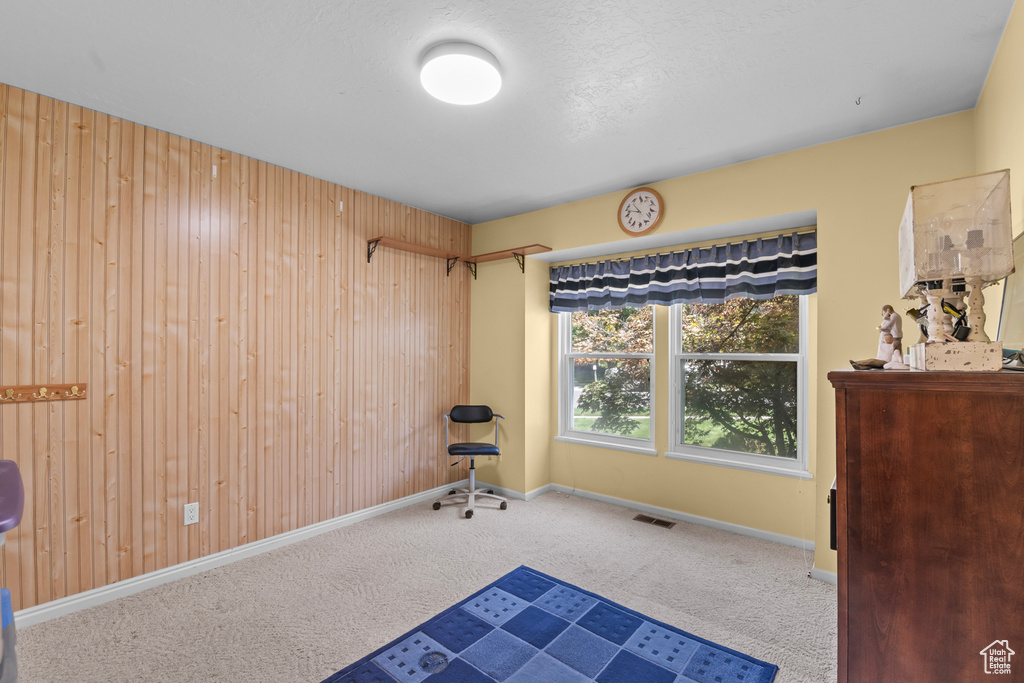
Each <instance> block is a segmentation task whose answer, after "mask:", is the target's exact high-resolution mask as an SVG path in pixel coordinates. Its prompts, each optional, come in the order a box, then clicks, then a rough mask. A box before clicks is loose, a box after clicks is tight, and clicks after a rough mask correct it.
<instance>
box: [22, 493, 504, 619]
mask: <svg viewBox="0 0 1024 683" xmlns="http://www.w3.org/2000/svg"><path fill="white" fill-rule="evenodd" d="M468 485H469V480H468V479H463V480H462V481H456V482H452V483H450V484H445V485H443V486H438V487H436V488H432V489H430V490H429V491H421V492H420V493H415V494H413V495H411V496H406V497H405V498H399V499H398V500H393V501H391V502H388V503H382V504H380V505H374V506H373V507H369V508H366V509H364V510H357V511H356V512H351V513H349V514H347V515H342V516H341V517H335V518H334V519H328V520H326V521H323V522H317V523H316V524H310V525H309V526H305V527H302V528H301V529H295V530H294V531H286V532H285V533H283V534H278V535H277V536H271V537H270V538H265V539H263V540H260V541H253V542H252V543H246V544H245V545H240V546H238V547H237V548H230V549H228V550H223V551H221V552H219V553H214V554H212V555H207V556H206V557H200V558H198V559H195V560H189V561H188V562H182V563H181V564H176V565H174V566H173V567H167V568H165V569H158V570H156V571H154V572H149V573H148V574H143V575H142V576H136V577H133V578H131V579H125V580H124V581H118V582H117V583H112V584H110V585H108V586H101V587H99V588H93V589H92V590H87V591H85V592H83V593H76V594H75V595H69V596H68V597H66V598H58V599H57V600H53V601H51V602H46V603H43V604H42V605H36V606H35V607H28V608H26V609H23V610H18V611H17V612H15V613H14V623H15V624H17V627H18V629H23V628H28V627H29V626H33V625H34V624H40V623H42V622H44V621H48V620H50V619H55V618H57V617H62V616H64V615H65V614H71V613H72V612H77V611H79V610H83V609H86V608H88V607H94V606H96V605H100V604H103V603H104V602H109V601H111V600H115V599H117V598H123V597H125V596H127V595H132V594H134V593H138V592H140V591H144V590H146V589H147V588H154V587H156V586H159V585H161V584H164V583H169V582H171V581H175V580H177V579H182V578H185V577H186V576H192V575H193V574H198V573H200V572H205V571H207V570H208V569H214V568H215V567H222V566H224V565H226V564H230V563H231V562H234V561H235V560H241V559H243V558H246V557H252V556H253V555H259V554H260V553H265V552H267V551H268V550H274V549H275V548H281V547H283V546H286V545H289V544H292V543H296V542H298V541H303V540H305V539H307V538H312V537H313V536H318V535H320V534H323V533H327V532H328V531H334V530H335V529H340V528H342V527H346V526H349V525H351V524H355V523H356V522H361V521H363V520H365V519H370V518H371V517H377V516H379V515H383V514H384V513H386V512H391V511H393V510H398V509H400V508H404V507H408V506H410V505H416V504H417V503H423V502H426V501H429V500H430V499H432V498H440V497H441V496H443V495H444V494H445V492H447V491H449V490H450V489H453V488H461V487H464V486H468ZM521 495H522V494H520V496H521Z"/></svg>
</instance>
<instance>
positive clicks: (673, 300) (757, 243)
mask: <svg viewBox="0 0 1024 683" xmlns="http://www.w3.org/2000/svg"><path fill="white" fill-rule="evenodd" d="M817 289H818V242H817V236H816V233H814V232H805V233H799V234H793V235H780V236H779V237H777V238H767V239H755V240H746V241H743V242H735V243H730V244H725V245H720V246H713V247H703V248H695V249H687V250H686V251H677V252H672V253H669V254H654V255H651V256H640V257H635V258H631V259H629V260H617V261H601V262H598V263H583V264H579V265H574V266H557V267H555V268H552V269H551V286H550V299H551V304H550V308H551V311H552V312H555V313H561V312H571V311H586V310H593V309H598V308H619V307H621V306H644V305H647V304H661V305H666V306H667V305H669V304H677V303H687V302H689V303H721V302H723V301H725V300H726V299H732V298H735V297H738V296H744V297H748V298H750V299H770V298H772V297H773V296H776V295H779V294H811V293H813V292H815V291H817Z"/></svg>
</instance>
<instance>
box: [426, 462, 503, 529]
mask: <svg viewBox="0 0 1024 683" xmlns="http://www.w3.org/2000/svg"><path fill="white" fill-rule="evenodd" d="M477 498H489V499H494V500H497V501H501V505H499V506H498V509H499V510H506V509H508V499H507V498H502V497H501V496H498V495H495V494H494V492H493V490H491V489H488V490H487V491H481V490H480V489H478V488H476V463H474V462H473V459H472V458H470V460H469V487H468V488H464V489H452V490H451V491H449V492H448V494H447V495H444V496H441V497H440V498H438V499H437V500H435V501H434V503H433V506H432V507H433V508H434V509H435V510H440V509H441V506H442V505H462V504H465V505H466V513H465V514H466V519H471V518H472V517H473V510H474V508H475V504H476V499H477Z"/></svg>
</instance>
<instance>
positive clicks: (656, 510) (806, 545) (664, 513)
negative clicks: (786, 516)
mask: <svg viewBox="0 0 1024 683" xmlns="http://www.w3.org/2000/svg"><path fill="white" fill-rule="evenodd" d="M549 490H550V491H558V492H559V493H567V494H569V495H573V496H579V497H580V498H589V499H591V500H599V501H601V502H602V503H611V504H612V505H618V506H619V507H624V508H629V509H631V510H636V511H637V512H645V513H647V514H649V515H654V516H655V517H667V518H669V519H676V520H679V521H681V522H690V523H691V524H700V525H701V526H707V527H711V528H712V529H721V530H722V531H731V532H732V533H734V534H740V535H741V536H750V537H752V538H759V539H761V540H763V541H771V542H772V543H779V544H781V545H788V546H792V547H794V548H800V549H801V550H810V551H812V552H813V551H814V541H808V540H806V539H803V538H796V537H795V536H786V535H785V534H777V533H775V532H772V531H764V530H762V529H754V528H753V527H749V526H742V525H740V524H732V523H730V522H721V521H719V520H717V519H710V518H709V517H698V516H697V515H691V514H687V513H685V512H678V511H677V510H669V509H668V508H660V507H655V506H653V505H645V504H644V503H636V502H634V501H632V500H625V499H622V498H614V497H612V496H606V495H603V494H600V493H592V492H590V491H584V490H582V489H574V488H569V487H568V486H561V485H560V484H549V485H548V486H546V487H541V488H540V489H537V491H542V492H543V493H547V491H549ZM534 493H536V491H531V492H530V495H533V494H534ZM537 495H540V494H539V493H538V494H537Z"/></svg>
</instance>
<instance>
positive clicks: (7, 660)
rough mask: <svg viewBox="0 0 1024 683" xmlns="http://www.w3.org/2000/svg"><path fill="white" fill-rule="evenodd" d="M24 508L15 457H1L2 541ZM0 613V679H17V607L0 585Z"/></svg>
mask: <svg viewBox="0 0 1024 683" xmlns="http://www.w3.org/2000/svg"><path fill="white" fill-rule="evenodd" d="M24 510H25V487H24V485H23V484H22V482H21V472H19V471H18V464H17V463H15V462H14V461H13V460H0V545H3V543H4V537H5V536H6V535H7V532H8V531H10V530H11V529H13V528H14V527H16V526H18V525H19V524H21V514H22V512H24ZM0 615H2V617H0V618H2V622H3V637H2V638H0V683H13V682H14V681H17V680H18V657H17V654H16V653H15V651H14V644H15V641H16V634H15V629H14V610H13V609H12V607H11V592H10V591H9V590H7V589H6V588H0Z"/></svg>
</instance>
